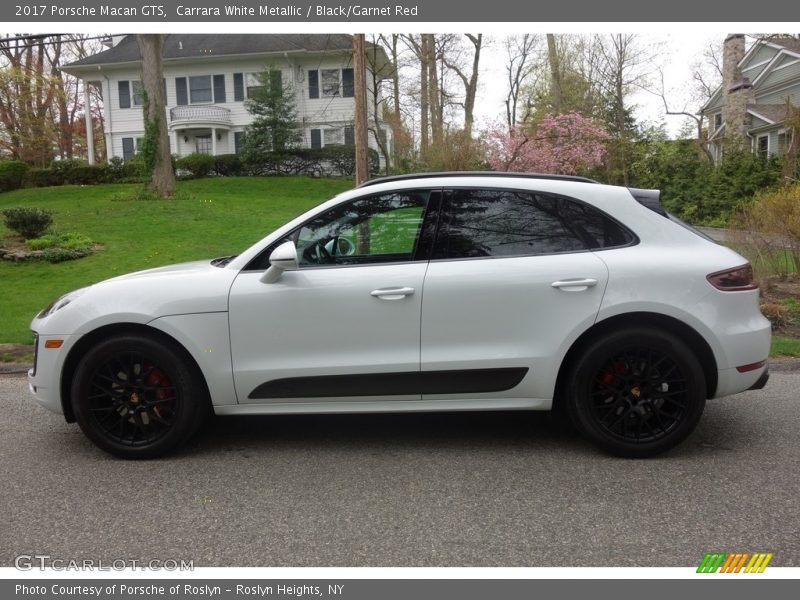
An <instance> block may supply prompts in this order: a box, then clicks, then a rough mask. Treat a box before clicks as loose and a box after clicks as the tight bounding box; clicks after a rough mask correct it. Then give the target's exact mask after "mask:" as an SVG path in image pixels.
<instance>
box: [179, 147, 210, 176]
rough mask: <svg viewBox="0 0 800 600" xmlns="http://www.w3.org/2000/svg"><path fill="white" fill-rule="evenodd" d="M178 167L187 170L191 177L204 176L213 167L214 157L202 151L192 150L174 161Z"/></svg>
mask: <svg viewBox="0 0 800 600" xmlns="http://www.w3.org/2000/svg"><path fill="white" fill-rule="evenodd" d="M175 166H176V167H177V168H178V169H182V170H185V171H189V172H190V173H191V174H192V177H195V178H198V177H205V176H206V175H208V174H209V173H210V172H211V169H213V168H214V157H213V156H211V155H210V154H204V153H202V152H193V153H192V154H189V155H187V156H184V157H182V158H179V159H178V160H177V161H175Z"/></svg>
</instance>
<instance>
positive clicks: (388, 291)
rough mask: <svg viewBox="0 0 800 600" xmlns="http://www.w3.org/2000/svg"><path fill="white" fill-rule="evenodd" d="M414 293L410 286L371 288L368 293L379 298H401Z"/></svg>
mask: <svg viewBox="0 0 800 600" xmlns="http://www.w3.org/2000/svg"><path fill="white" fill-rule="evenodd" d="M413 293H414V288H412V287H390V288H381V289H379V290H372V291H371V292H370V293H369V295H370V296H372V297H373V298H378V299H380V300H401V299H403V298H405V297H406V296H411V295H412V294H413Z"/></svg>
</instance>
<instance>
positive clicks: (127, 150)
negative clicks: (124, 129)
mask: <svg viewBox="0 0 800 600" xmlns="http://www.w3.org/2000/svg"><path fill="white" fill-rule="evenodd" d="M126 83H127V82H126ZM134 154H136V149H135V146H134V144H133V138H132V137H126V138H122V158H123V159H124V160H128V159H130V158H133V155H134Z"/></svg>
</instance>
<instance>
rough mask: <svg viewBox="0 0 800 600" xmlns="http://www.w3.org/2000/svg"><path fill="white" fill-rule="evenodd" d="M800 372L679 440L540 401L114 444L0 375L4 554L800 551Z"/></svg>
mask: <svg viewBox="0 0 800 600" xmlns="http://www.w3.org/2000/svg"><path fill="white" fill-rule="evenodd" d="M798 389H800V371H797V370H794V371H790V370H789V369H788V368H787V367H784V369H783V370H781V371H778V372H773V376H772V379H771V381H770V383H769V385H768V386H767V388H766V389H764V390H762V391H759V392H751V393H746V394H743V395H740V396H737V397H733V398H727V399H723V400H716V401H712V402H709V404H708V406H707V409H706V413H705V415H704V417H703V419H702V421H701V423H700V426H699V428H698V430H697V431H696V432H695V433H694V435H693V436H692V437H691V438H689V440H688V441H686V442H685V443H684V444H683V445H682V446H680V447H679V448H677V449H675V450H673V451H672V452H670V453H669V454H667V455H664V456H662V457H659V458H656V459H650V460H622V459H616V458H611V457H608V456H605V455H603V454H600V453H598V452H597V451H595V450H594V448H592V447H591V446H589V445H588V444H587V443H586V442H584V441H583V440H582V439H580V438H579V437H577V436H576V435H575V434H573V433H570V432H569V431H564V430H563V429H559V428H558V427H556V426H554V424H553V422H552V421H551V419H550V417H549V416H548V415H547V414H544V413H513V412H506V413H482V414H478V413H476V414H436V415H372V416H364V415H361V416H358V415H357V416H353V415H347V416H301V417H297V416H281V417H263V418H260V417H259V418H230V417H229V418H218V419H216V420H215V421H214V423H213V424H212V426H211V427H210V428H209V429H208V431H206V432H204V433H203V434H202V435H201V436H200V437H199V438H198V439H196V440H195V441H193V442H192V443H191V444H190V445H189V446H188V447H186V448H185V449H184V450H183V451H182V452H180V453H179V454H177V455H173V456H171V457H170V458H168V459H162V460H158V461H150V462H125V461H120V460H116V459H113V458H111V457H109V456H107V455H105V454H104V453H103V452H101V451H100V450H97V449H96V448H95V447H94V446H92V445H91V444H90V443H89V442H88V441H87V440H86V439H85V438H84V436H83V435H82V434H81V433H80V431H79V429H78V427H77V426H76V425H67V424H66V423H64V421H63V420H62V419H61V417H59V416H57V415H52V414H50V413H48V412H46V411H45V410H44V409H41V408H39V407H38V406H36V405H34V403H33V402H32V401H31V400H30V399H29V398H28V394H27V386H26V383H25V380H24V379H23V377H21V376H19V375H2V376H0V409H1V410H0V464H1V466H0V510H1V513H0V514H2V524H0V565H3V566H10V565H12V564H13V560H14V557H15V556H17V555H18V554H49V555H50V556H52V557H54V558H62V559H65V560H70V559H94V560H98V559H103V560H108V561H110V560H114V559H118V558H126V559H137V560H150V559H161V560H164V559H178V560H180V559H183V560H190V559H191V560H194V564H195V566H691V565H697V564H698V563H699V561H700V560H701V558H702V557H703V555H704V554H705V553H706V552H709V551H725V552H734V551H749V552H754V551H762V552H774V553H775V558H774V559H773V561H772V563H771V564H772V565H774V566H800V479H798V471H800V469H799V467H800V414H798V408H799V407H798Z"/></svg>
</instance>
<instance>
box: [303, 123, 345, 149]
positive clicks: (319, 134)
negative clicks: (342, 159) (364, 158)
mask: <svg viewBox="0 0 800 600" xmlns="http://www.w3.org/2000/svg"><path fill="white" fill-rule="evenodd" d="M342 144H349V145H353V144H355V134H354V130H353V128H352V127H329V128H327V129H312V130H311V147H312V148H323V147H325V146H341V145H342Z"/></svg>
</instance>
